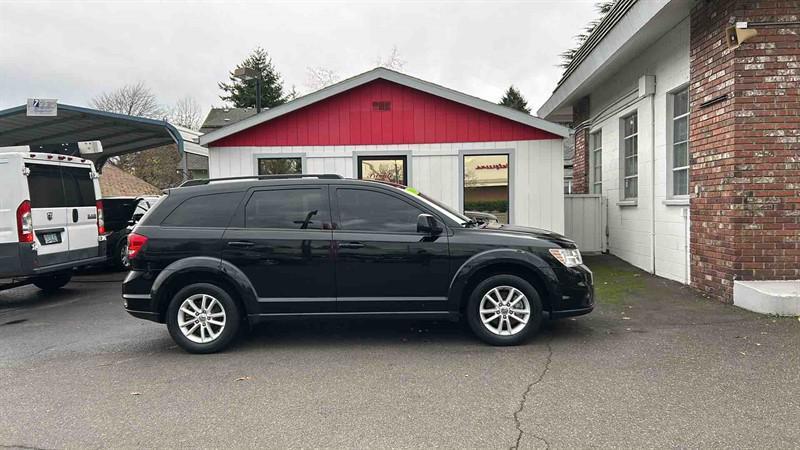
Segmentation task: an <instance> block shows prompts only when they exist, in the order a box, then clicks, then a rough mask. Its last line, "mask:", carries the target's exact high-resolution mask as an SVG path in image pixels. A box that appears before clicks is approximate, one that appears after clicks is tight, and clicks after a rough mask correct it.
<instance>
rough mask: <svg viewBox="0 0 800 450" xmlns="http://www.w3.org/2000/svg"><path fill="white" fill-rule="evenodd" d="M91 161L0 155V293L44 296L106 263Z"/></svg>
mask: <svg viewBox="0 0 800 450" xmlns="http://www.w3.org/2000/svg"><path fill="white" fill-rule="evenodd" d="M97 177H98V176H97V172H96V171H95V169H94V165H93V164H92V162H91V161H89V160H86V159H83V158H81V157H76V156H65V155H58V154H52V153H23V152H13V153H0V193H2V194H1V195H0V289H2V288H8V287H14V286H19V285H22V284H27V283H33V284H34V285H36V286H37V287H39V288H41V289H43V290H46V291H49V290H55V289H58V288H60V287H62V286H64V285H65V284H67V283H68V282H69V280H70V278H71V277H72V271H73V269H74V268H76V267H81V266H87V265H90V264H97V263H102V262H104V261H105V259H106V248H105V236H104V233H105V230H104V224H103V205H102V202H101V201H100V198H101V194H100V184H99V183H98V180H97Z"/></svg>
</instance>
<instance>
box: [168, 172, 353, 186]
mask: <svg viewBox="0 0 800 450" xmlns="http://www.w3.org/2000/svg"><path fill="white" fill-rule="evenodd" d="M302 178H316V179H318V180H342V179H344V177H343V176H341V175H337V174H335V173H322V174H311V173H296V174H285V175H249V176H242V177H223V178H201V179H197V180H187V181H184V182H183V183H181V185H180V186H179V187H189V186H202V185H205V184H209V183H212V182H216V181H239V180H287V179H288V180H291V179H302Z"/></svg>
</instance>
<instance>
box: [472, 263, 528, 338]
mask: <svg viewBox="0 0 800 450" xmlns="http://www.w3.org/2000/svg"><path fill="white" fill-rule="evenodd" d="M467 322H468V323H469V326H470V328H471V329H472V332H473V333H475V335H476V336H477V337H478V338H479V339H480V340H482V341H484V342H486V343H487V344H490V345H517V344H519V343H521V342H523V341H524V340H525V339H526V338H527V337H528V336H531V335H533V334H535V333H536V332H537V331H538V330H539V327H540V326H541V324H542V301H541V299H540V298H539V293H538V292H537V291H536V289H534V287H533V286H531V285H530V283H528V282H527V281H525V280H523V279H522V278H520V277H517V276H514V275H494V276H491V277H489V278H487V279H485V280H483V281H482V282H480V283H479V284H478V286H476V287H475V289H474V290H473V291H472V294H471V295H470V298H469V302H468V303H467Z"/></svg>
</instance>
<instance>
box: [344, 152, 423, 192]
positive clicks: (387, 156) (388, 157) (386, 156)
mask: <svg viewBox="0 0 800 450" xmlns="http://www.w3.org/2000/svg"><path fill="white" fill-rule="evenodd" d="M353 158H355V161H356V167H355V174H356V178H357V179H359V180H363V179H364V178H362V176H363V173H362V172H363V170H362V167H363V166H362V164H361V162H362V161H363V160H374V161H395V160H398V159H402V160H403V179H402V180H401V181H400V184H402V185H404V186H408V185H409V184H408V180H409V174H408V172H409V171H408V169H409V167H408V163H409V160H410V159H411V158H410V155H408V154H404V153H379V154H374V153H369V154H363V153H359V154H355V153H354V154H353ZM373 181H374V180H373Z"/></svg>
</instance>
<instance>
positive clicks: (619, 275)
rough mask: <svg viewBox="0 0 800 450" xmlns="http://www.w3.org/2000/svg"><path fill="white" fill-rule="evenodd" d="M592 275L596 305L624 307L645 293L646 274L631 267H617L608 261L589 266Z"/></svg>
mask: <svg viewBox="0 0 800 450" xmlns="http://www.w3.org/2000/svg"><path fill="white" fill-rule="evenodd" d="M589 267H590V268H591V269H592V272H593V273H594V289H595V296H596V300H597V302H598V303H602V304H606V305H625V304H626V303H627V301H628V300H629V299H630V298H632V297H634V296H638V295H642V294H644V293H645V292H646V291H647V286H646V283H645V279H644V278H645V277H646V276H647V274H646V273H645V272H642V271H640V270H638V269H635V268H634V267H633V266H628V265H618V264H614V263H613V262H611V263H610V261H607V260H606V261H602V262H600V263H599V264H593V265H590V266H589Z"/></svg>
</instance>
